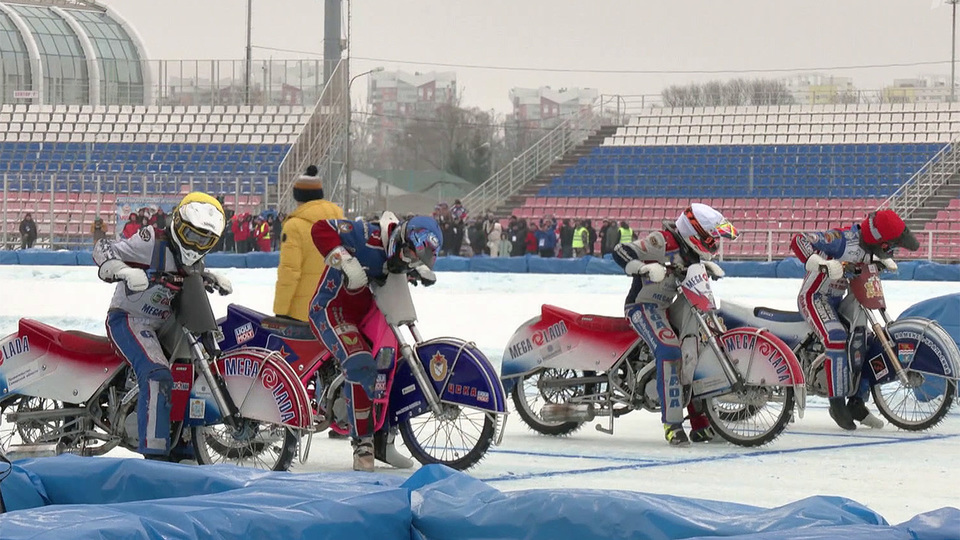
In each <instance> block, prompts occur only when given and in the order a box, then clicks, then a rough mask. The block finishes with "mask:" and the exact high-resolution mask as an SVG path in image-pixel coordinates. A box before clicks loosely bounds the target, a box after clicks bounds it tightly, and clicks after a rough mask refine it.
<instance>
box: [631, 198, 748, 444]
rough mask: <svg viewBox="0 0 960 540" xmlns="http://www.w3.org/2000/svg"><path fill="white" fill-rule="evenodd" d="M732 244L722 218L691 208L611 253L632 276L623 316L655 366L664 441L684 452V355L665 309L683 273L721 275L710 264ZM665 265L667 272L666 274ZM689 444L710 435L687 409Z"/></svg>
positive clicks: (698, 415) (702, 418) (701, 417)
mask: <svg viewBox="0 0 960 540" xmlns="http://www.w3.org/2000/svg"><path fill="white" fill-rule="evenodd" d="M721 237H722V238H729V239H731V240H732V239H735V238H736V237H737V231H736V229H735V228H734V227H733V225H731V224H730V222H729V221H727V220H726V219H725V218H724V217H723V215H722V214H720V212H718V211H716V210H714V209H713V208H711V207H709V206H707V205H705V204H699V203H693V204H691V205H690V207H688V208H687V209H686V210H685V211H684V212H683V213H682V214H681V215H680V217H678V218H677V221H676V223H675V224H674V223H665V226H664V229H663V230H661V231H655V232H652V233H650V234H649V235H648V236H647V237H646V238H644V239H640V240H636V241H633V242H627V243H622V244H619V245H617V246H616V248H615V249H614V250H613V259H614V260H615V261H616V262H617V264H619V265H620V266H622V267H623V269H624V271H626V273H627V274H628V275H631V276H633V285H632V286H631V287H630V292H629V293H628V294H627V300H626V305H625V306H624V314H625V315H626V318H627V320H628V321H629V322H630V324H631V325H632V326H633V328H634V330H636V331H637V333H638V334H640V337H642V338H643V340H644V341H645V342H646V344H647V346H649V347H650V351H651V352H653V355H654V357H655V358H656V362H657V394H658V395H659V396H660V416H661V421H662V422H663V429H664V436H665V437H666V439H667V441H668V442H669V443H670V445H671V446H687V445H689V444H690V439H688V438H687V434H686V433H685V432H684V430H683V406H684V396H683V385H682V382H681V366H682V358H683V357H682V354H681V345H680V343H681V342H680V339H679V338H678V337H677V334H676V329H674V328H672V327H671V325H670V320H669V319H668V317H667V309H668V308H669V307H670V306H671V305H672V304H673V303H674V300H676V298H677V292H678V289H679V281H680V279H682V277H683V272H685V271H686V267H687V266H689V265H691V264H695V263H698V262H702V263H703V265H704V266H705V267H706V269H707V272H708V273H710V274H711V275H712V276H713V277H714V278H720V277H722V276H723V270H722V269H721V268H720V266H718V265H717V264H715V263H713V262H711V261H710V260H709V259H710V258H711V257H712V256H713V254H714V253H716V251H717V249H718V248H719V239H720V238H721ZM666 265H670V266H671V270H670V271H669V272H668V271H667V267H666ZM689 413H690V425H691V428H692V429H693V431H692V432H691V438H692V439H693V440H694V441H695V442H706V441H709V440H710V439H712V438H713V429H712V428H711V427H710V423H709V420H707V417H706V415H705V414H704V413H703V411H698V410H696V409H695V407H694V405H693V404H692V403H691V404H690V407H689Z"/></svg>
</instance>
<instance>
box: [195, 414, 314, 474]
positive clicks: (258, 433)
mask: <svg viewBox="0 0 960 540" xmlns="http://www.w3.org/2000/svg"><path fill="white" fill-rule="evenodd" d="M191 436H192V438H193V446H194V451H195V452H196V456H197V463H198V464H200V465H212V464H215V463H230V464H232V465H237V466H240V467H251V468H254V469H262V470H266V471H285V470H287V469H289V468H290V463H291V462H292V461H293V455H294V453H296V451H297V440H298V437H297V434H296V433H294V431H293V430H292V429H290V428H288V427H285V426H280V425H276V424H267V423H263V422H257V421H254V420H246V419H245V420H242V421H241V424H240V426H239V428H236V429H235V428H231V427H230V426H227V425H226V424H218V425H215V426H198V427H194V428H192V429H191Z"/></svg>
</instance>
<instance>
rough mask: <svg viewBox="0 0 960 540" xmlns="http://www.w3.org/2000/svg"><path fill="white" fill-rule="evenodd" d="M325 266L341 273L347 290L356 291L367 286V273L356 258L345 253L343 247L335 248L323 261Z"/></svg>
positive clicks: (345, 249) (345, 250) (347, 252)
mask: <svg viewBox="0 0 960 540" xmlns="http://www.w3.org/2000/svg"><path fill="white" fill-rule="evenodd" d="M325 262H326V263H327V266H330V267H333V268H336V269H337V270H340V271H341V272H343V277H344V279H345V281H346V287H347V289H348V290H351V291H356V290H358V289H362V288H364V287H366V286H367V272H366V271H364V269H363V265H361V264H360V261H358V260H357V258H356V257H354V256H353V255H351V254H350V252H349V251H347V248H345V247H343V246H337V247H336V248H334V249H333V250H332V251H331V252H330V253H329V254H327V258H326V259H325Z"/></svg>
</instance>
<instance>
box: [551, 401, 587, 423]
mask: <svg viewBox="0 0 960 540" xmlns="http://www.w3.org/2000/svg"><path fill="white" fill-rule="evenodd" d="M596 416H597V415H596V412H595V411H594V410H593V406H591V405H586V404H584V405H576V404H572V403H548V404H546V405H544V406H543V408H542V409H540V418H541V419H542V420H543V421H544V422H589V421H590V420H593V419H594V418H596Z"/></svg>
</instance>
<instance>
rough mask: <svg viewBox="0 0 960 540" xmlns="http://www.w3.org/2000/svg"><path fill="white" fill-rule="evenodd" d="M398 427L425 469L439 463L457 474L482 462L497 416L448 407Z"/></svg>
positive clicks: (407, 421) (485, 412)
mask: <svg viewBox="0 0 960 540" xmlns="http://www.w3.org/2000/svg"><path fill="white" fill-rule="evenodd" d="M440 407H441V409H442V410H441V413H440V415H439V416H438V415H436V414H435V413H434V412H433V411H429V410H428V411H427V412H426V413H424V414H421V415H419V416H414V417H411V418H408V419H407V420H405V421H403V422H401V423H400V425H399V428H400V436H401V437H403V444H405V445H406V447H407V450H409V451H410V454H411V455H412V456H413V459H416V460H417V461H419V462H420V463H422V464H424V465H429V464H431V463H439V464H441V465H446V466H447V467H451V468H453V469H457V470H460V471H463V470H466V469H469V468H470V467H473V466H474V465H476V464H477V463H479V462H480V460H481V459H483V456H484V455H485V454H486V453H487V450H489V449H490V445H491V444H492V443H493V437H494V435H495V433H496V415H495V414H493V413H490V412H487V411H482V410H479V409H471V408H467V407H463V406H460V405H454V404H451V403H441V404H440Z"/></svg>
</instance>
